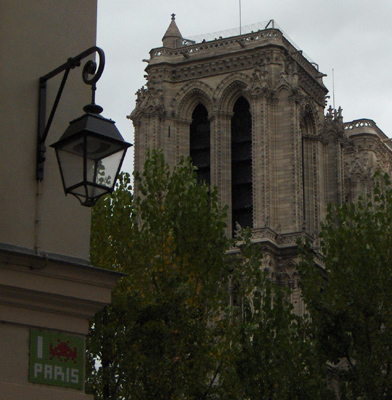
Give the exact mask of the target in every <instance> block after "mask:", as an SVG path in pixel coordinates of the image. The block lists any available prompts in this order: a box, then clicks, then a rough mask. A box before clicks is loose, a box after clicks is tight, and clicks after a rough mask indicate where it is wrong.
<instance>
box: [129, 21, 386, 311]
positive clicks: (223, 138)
mask: <svg viewBox="0 0 392 400" xmlns="http://www.w3.org/2000/svg"><path fill="white" fill-rule="evenodd" d="M145 61H147V62H148V65H147V67H146V73H147V75H146V78H147V86H146V88H144V87H143V88H141V89H140V90H139V91H138V92H137V100H136V108H135V109H134V110H133V112H132V113H131V115H130V116H129V118H130V119H131V120H132V121H133V124H134V127H135V170H140V169H141V168H142V166H143V164H144V159H145V152H146V150H147V149H158V148H159V149H163V151H164V154H165V158H166V160H167V161H168V162H169V163H170V164H171V165H175V164H176V163H177V162H178V161H179V160H180V158H181V156H189V154H190V153H191V151H192V149H191V144H190V130H191V125H192V121H193V120H194V119H195V118H196V117H195V110H196V108H197V107H198V106H199V105H202V106H203V109H205V110H206V111H207V113H208V123H207V124H208V125H209V126H208V127H207V128H206V127H205V126H204V125H206V124H204V125H203V126H204V128H203V129H204V131H205V132H207V134H208V135H209V138H210V140H209V143H210V148H209V153H208V154H209V158H210V159H209V161H208V163H207V164H208V165H207V167H208V170H209V175H208V176H209V178H208V179H209V182H210V184H211V185H213V186H216V187H217V188H218V190H219V196H220V198H219V199H220V202H221V204H222V205H224V204H227V205H228V207H229V212H228V221H227V222H228V230H227V233H228V235H231V234H233V232H234V234H235V228H236V226H237V223H238V222H239V221H237V220H236V218H237V215H239V217H238V218H240V222H241V218H242V220H243V221H247V222H246V223H245V225H248V226H251V227H252V228H253V239H254V241H255V242H259V243H262V244H263V247H264V250H265V260H264V261H265V262H267V263H268V268H270V269H271V271H272V275H273V277H274V278H275V279H276V280H277V281H281V282H282V283H285V284H288V285H290V286H291V287H292V288H293V289H294V290H293V295H292V296H293V299H292V300H293V303H294V305H295V308H296V310H297V312H299V313H301V312H302V311H301V310H302V305H301V301H300V296H299V289H298V276H297V274H296V272H295V261H296V254H297V249H296V241H297V239H298V238H299V237H304V236H308V237H309V238H311V239H315V238H316V237H317V236H318V232H319V226H320V221H322V220H323V218H324V217H325V214H326V209H327V204H328V203H329V202H334V203H340V204H341V203H342V202H345V201H351V200H354V199H356V198H357V197H358V196H359V195H360V194H367V193H371V191H372V184H373V183H372V175H373V173H374V172H375V171H376V169H381V170H383V171H386V172H391V165H392V164H391V161H392V147H391V145H390V142H389V141H388V138H387V136H386V135H385V134H384V133H383V132H382V131H381V130H380V129H379V128H378V127H377V126H376V124H375V123H374V122H373V121H371V120H357V121H353V122H349V123H344V122H343V117H342V110H341V109H340V108H339V110H333V109H331V108H330V109H329V110H327V112H326V115H324V112H325V103H326V95H327V93H328V90H327V88H326V87H325V86H324V84H323V76H324V74H322V73H321V72H320V71H319V70H318V68H317V66H316V65H315V64H314V63H310V62H309V61H308V60H307V59H306V58H305V57H304V56H303V55H302V52H301V51H299V50H298V49H297V48H295V47H294V46H293V45H292V44H291V43H290V42H289V41H288V40H287V39H286V38H285V37H284V36H283V34H282V32H281V31H280V30H278V29H274V28H271V29H264V30H260V31H257V32H252V33H248V34H243V35H239V36H234V37H229V38H219V39H216V40H213V41H203V42H201V43H194V42H190V41H187V40H184V39H183V38H182V36H181V33H180V31H179V30H178V27H177V25H176V22H175V20H174V15H173V17H172V21H171V24H170V26H169V29H168V30H167V32H166V34H165V36H164V37H163V47H160V48H156V49H153V50H151V51H150V59H149V60H145ZM239 99H242V100H241V101H242V102H243V103H244V104H247V105H248V108H249V112H250V118H251V143H250V147H249V149H250V150H249V151H250V153H249V159H250V160H251V161H250V164H249V165H250V167H249V170H248V172H241V174H240V175H246V174H248V175H249V182H250V183H249V182H248V186H247V187H248V189H249V188H251V189H250V193H251V194H250V200H249V201H248V200H246V193H244V195H243V197H241V193H240V194H239V197H238V196H237V194H238V193H237V192H238V191H239V190H240V188H241V187H243V188H245V186H241V185H242V183H243V182H242V181H241V179H242V178H243V177H236V175H238V174H236V172H237V166H239V167H238V168H240V167H241V162H242V159H240V160H239V161H238V157H239V156H238V154H240V153H241V151H242V150H241V148H242V147H241V146H242V145H241V143H242V142H245V139H241V138H240V139H239V142H238V143H240V144H238V143H237V142H236V143H234V139H233V135H234V133H233V132H236V131H235V129H236V128H234V127H233V124H234V122H233V121H234V118H235V115H236V111H235V107H236V105H237V104H238V101H239ZM241 118H242V117H241V115H239V121H242V122H241V123H244V124H245V122H243V121H246V118H245V117H244V118H245V119H244V118H242V119H241ZM196 131H197V129H196ZM235 135H237V133H235ZM234 146H237V147H234ZM238 146H239V147H238ZM234 148H235V149H236V150H235V151H232V149H234ZM243 148H244V149H245V147H243ZM246 151H247V150H246ZM246 151H245V150H244V154H245V153H246ZM244 157H245V156H244ZM240 158H241V157H240ZM245 158H246V157H245ZM245 158H244V159H243V160H245ZM244 162H245V161H244ZM234 163H237V164H235V165H236V167H235V168H233V165H234ZM242 166H243V167H244V169H243V171H247V169H246V168H245V164H244V163H243V165H242ZM205 167H206V165H204V166H203V168H205ZM234 180H238V182H237V183H236V185H234V184H233V181H234ZM245 180H246V179H245ZM245 180H244V182H245ZM249 184H250V186H249ZM248 189H247V190H248ZM244 190H245V189H244ZM235 192H236V193H235ZM235 196H237V197H238V198H237V197H236V200H234V198H235ZM241 202H242V203H243V204H242V203H241ZM241 208H242V209H243V210H242V209H241ZM235 209H236V210H235ZM238 210H239V211H238ZM246 212H248V213H249V212H250V214H249V215H250V216H251V217H250V218H251V222H249V220H247V219H246V217H245V216H244V215H245V214H246ZM241 213H243V214H241ZM241 225H242V224H241Z"/></svg>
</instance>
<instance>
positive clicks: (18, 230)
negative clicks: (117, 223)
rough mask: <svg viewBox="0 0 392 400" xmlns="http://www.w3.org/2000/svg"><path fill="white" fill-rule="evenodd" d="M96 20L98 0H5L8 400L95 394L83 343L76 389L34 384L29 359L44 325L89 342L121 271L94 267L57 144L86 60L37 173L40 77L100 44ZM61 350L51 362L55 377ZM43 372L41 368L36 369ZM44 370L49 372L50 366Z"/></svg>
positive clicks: (2, 294)
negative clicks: (87, 389) (89, 386)
mask: <svg viewBox="0 0 392 400" xmlns="http://www.w3.org/2000/svg"><path fill="white" fill-rule="evenodd" d="M96 18H97V2H96V0H89V1H80V0H66V1H64V0H39V1H26V0H2V1H1V2H0V38H1V39H0V60H1V62H0V104H1V106H0V149H1V158H0V184H1V186H0V187H1V190H2V193H1V195H0V213H1V214H0V343H1V350H0V359H1V360H2V362H1V364H0V393H1V394H0V397H1V399H2V400H15V399H24V398H26V399H30V400H42V399H58V400H60V399H61V400H71V399H72V400H75V399H91V398H92V397H91V396H87V395H86V394H85V393H84V390H83V388H84V380H83V376H82V375H83V373H82V371H83V370H84V367H83V363H84V356H85V355H84V351H83V350H82V351H80V350H79V351H78V354H79V357H81V361H80V364H79V366H81V367H80V369H79V370H78V371H79V372H80V375H79V376H78V379H79V380H78V385H79V387H77V388H69V387H60V386H55V385H53V383H48V382H47V381H45V382H44V380H42V381H40V382H38V383H37V382H33V381H32V377H31V368H29V366H30V365H33V366H35V364H34V361H32V355H33V354H34V349H33V348H32V344H31V343H32V340H33V339H31V338H33V337H34V335H35V334H37V332H38V334H39V335H41V336H40V337H42V338H46V337H49V338H51V339H50V340H51V341H52V342H53V343H54V346H56V345H59V344H58V341H59V343H62V345H64V346H67V345H66V343H68V342H67V339H61V338H62V337H65V338H66V337H72V338H74V339H72V340H75V341H78V343H82V345H81V346H82V347H83V346H84V342H85V335H86V334H87V333H88V329H89V319H91V318H92V317H93V316H94V314H95V313H96V312H97V311H99V310H101V309H102V308H103V307H104V306H105V305H107V304H108V303H109V302H110V299H111V290H112V289H113V287H114V285H115V283H116V281H117V279H118V278H119V274H117V273H114V272H110V271H104V270H100V269H98V268H93V267H91V266H90V264H89V242H90V216H91V210H90V209H89V208H86V207H82V206H81V205H80V203H79V201H78V200H77V199H76V198H74V197H72V196H68V197H65V195H64V192H63V189H62V183H61V177H60V173H59V169H58V166H57V161H56V159H55V153H54V150H53V149H52V148H50V147H49V145H51V144H52V143H54V142H56V141H57V140H58V139H59V137H60V136H61V135H62V134H63V133H64V131H65V129H66V128H67V126H68V123H69V122H70V121H71V120H73V119H75V118H77V117H79V116H81V115H82V114H83V109H82V108H83V106H84V105H86V104H88V103H90V101H91V90H90V87H88V86H87V85H85V84H84V83H83V80H82V69H83V65H84V63H85V62H86V61H87V60H84V62H83V63H82V66H81V67H80V68H76V69H75V70H72V71H71V72H70V75H69V78H68V82H67V84H66V86H65V89H64V92H63V96H62V98H61V100H60V103H59V106H58V109H57V113H56V116H55V118H54V120H53V124H52V127H51V129H50V132H49V135H48V138H47V141H46V145H47V152H46V162H45V170H44V179H43V181H42V183H37V181H36V175H35V174H36V143H37V124H38V82H39V78H40V77H41V76H44V75H46V74H47V73H49V72H51V71H52V70H54V69H55V68H57V67H58V66H60V65H62V64H63V63H65V62H66V61H67V59H68V58H69V57H75V56H77V55H78V54H80V53H81V52H83V51H84V50H86V49H87V48H89V47H91V46H94V45H95V39H96ZM61 78H62V74H61V75H60V76H58V77H56V78H54V79H51V80H49V81H48V84H47V87H48V91H47V95H48V98H47V116H49V113H50V110H51V108H52V104H53V101H54V97H55V96H56V94H57V90H58V87H59V84H60V81H61ZM41 332H42V334H41ZM53 335H54V336H53ZM56 335H63V336H56ZM67 335H68V336H67ZM57 338H59V339H57ZM40 340H41V339H40ZM48 340H49V339H48ZM61 340H63V342H61ZM52 342H51V343H52ZM35 352H36V353H37V354H38V353H40V351H38V350H36V351H35ZM73 354H76V351H75V352H74V353H73ZM75 357H76V356H75ZM58 358H59V357H57V359H56V357H55V358H54V359H53V360H51V359H47V360H46V363H47V365H49V367H47V368H48V371H47V374H46V372H45V374H46V375H48V376H49V377H50V373H51V372H50V371H51V370H50V368H52V371H53V368H55V367H54V363H55V362H58V361H59V360H58ZM60 362H61V360H60ZM52 364H53V365H52ZM45 365H46V364H45ZM40 368H42V369H43V368H46V367H43V366H42V367H40ZM58 368H60V367H58ZM72 368H73V369H75V367H73V366H72V367H71V373H70V374H71V375H70V376H71V377H72ZM29 371H30V372H29ZM59 371H60V369H57V372H58V374H57V379H60V380H62V381H65V380H67V379H68V375H66V374H68V372H64V371H65V370H64V369H63V370H62V371H63V372H61V371H60V372H59ZM36 372H37V376H38V374H39V368H38V367H37V371H36ZM79 372H78V373H79ZM62 374H63V375H62ZM73 374H74V375H75V372H73ZM41 378H45V379H49V378H48V377H45V376H44V373H43V372H42V373H40V375H39V379H41ZM63 383H64V382H62V383H61V384H63Z"/></svg>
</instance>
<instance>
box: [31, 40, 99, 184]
mask: <svg viewBox="0 0 392 400" xmlns="http://www.w3.org/2000/svg"><path fill="white" fill-rule="evenodd" d="M95 52H97V53H98V55H99V65H98V69H97V64H96V63H95V62H94V61H92V60H89V61H87V63H86V64H85V65H84V67H83V72H82V77H83V82H84V83H85V84H86V85H91V89H92V103H94V102H95V84H96V82H97V81H98V80H99V78H100V77H101V75H102V72H103V69H104V67H105V53H104V52H103V50H102V49H101V48H99V47H97V46H93V47H90V48H89V49H87V50H85V51H83V52H82V53H80V54H79V55H77V56H76V57H73V58H69V59H68V61H67V62H65V63H64V64H62V65H60V66H59V67H57V68H56V69H54V70H53V71H51V72H49V73H48V74H46V75H44V76H42V77H41V78H40V79H39V100H38V139H37V170H36V178H37V180H40V181H42V179H43V177H44V162H45V159H46V157H45V151H46V148H45V140H46V137H47V136H48V133H49V129H50V126H51V124H52V121H53V118H54V115H55V113H56V110H57V106H58V104H59V101H60V98H61V95H62V93H63V89H64V86H65V83H66V82H67V78H68V74H69V71H70V70H71V69H74V68H76V67H79V66H80V64H81V63H80V62H81V60H83V59H84V58H86V57H88V56H89V55H91V54H94V53H95ZM63 71H65V72H64V75H63V79H62V80H61V84H60V87H59V90H58V92H57V95H56V98H55V100H54V103H53V107H52V110H51V112H50V115H49V118H48V121H47V122H46V83H47V81H48V80H49V79H51V78H53V77H55V76H56V75H58V74H59V73H61V72H63ZM90 75H92V77H91V78H90V77H89V76H90Z"/></svg>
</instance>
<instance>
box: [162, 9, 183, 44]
mask: <svg viewBox="0 0 392 400" xmlns="http://www.w3.org/2000/svg"><path fill="white" fill-rule="evenodd" d="M175 17H176V14H174V13H173V14H172V15H171V22H170V25H169V28H167V31H166V33H165V35H164V36H163V38H162V42H163V47H169V48H171V49H175V48H177V47H181V46H182V40H183V39H182V35H181V32H180V30H179V29H178V27H177V24H176V19H175Z"/></svg>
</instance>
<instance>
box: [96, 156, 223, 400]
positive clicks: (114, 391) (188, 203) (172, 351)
mask: <svg viewBox="0 0 392 400" xmlns="http://www.w3.org/2000/svg"><path fill="white" fill-rule="evenodd" d="M135 184H136V185H138V189H139V193H140V194H141V197H140V198H138V199H133V197H132V195H131V193H130V187H129V176H128V175H123V176H122V179H121V180H120V185H119V187H118V189H117V190H116V192H115V193H114V195H113V196H112V197H107V198H105V199H103V200H102V202H101V203H100V204H98V205H97V208H96V209H94V215H93V230H92V242H91V243H92V246H91V260H92V263H94V264H95V265H97V266H101V267H102V266H103V267H107V268H114V269H116V270H119V271H122V272H124V273H126V274H128V275H127V276H126V277H124V278H123V279H122V281H121V283H120V284H119V285H118V287H117V289H116V290H115V292H114V294H113V301H112V304H111V305H110V306H109V307H107V308H106V309H105V310H104V311H103V312H102V313H99V314H97V316H96V317H95V319H94V321H93V323H92V329H91V333H90V337H89V343H88V346H89V357H90V378H89V381H88V384H89V386H90V388H92V390H93V391H95V393H96V398H102V399H109V398H110V399H144V400H148V399H154V400H155V399H159V398H162V399H180V398H181V399H182V398H187V399H206V398H210V397H211V396H212V394H213V392H214V390H215V388H216V386H217V385H216V382H217V375H218V370H219V368H220V367H221V362H220V361H219V360H220V354H222V353H223V350H222V348H223V347H224V346H225V345H226V344H225V343H226V342H225V341H224V340H223V338H222V333H221V332H222V329H221V325H222V324H223V319H222V320H220V319H219V318H218V317H219V316H220V315H221V314H222V307H226V292H225V290H226V286H225V279H224V276H225V273H224V269H225V268H226V264H225V263H224V256H225V251H226V249H227V246H228V241H227V239H226V238H225V234H224V228H225V223H224V219H225V215H224V212H223V211H222V210H220V208H219V207H218V205H217V193H216V191H214V190H211V189H209V188H208V186H206V185H203V184H198V183H197V179H196V174H195V171H194V168H193V167H192V165H191V164H190V163H189V162H185V161H182V162H181V163H180V164H179V166H178V167H176V168H175V169H174V170H173V171H172V172H171V171H170V170H169V167H168V166H167V164H165V162H164V159H163V155H162V154H161V153H157V152H153V153H151V155H150V157H148V159H147V162H146V165H145V168H144V172H143V174H136V175H135ZM212 321H215V322H216V323H214V324H212V323H211V322H212Z"/></svg>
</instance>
